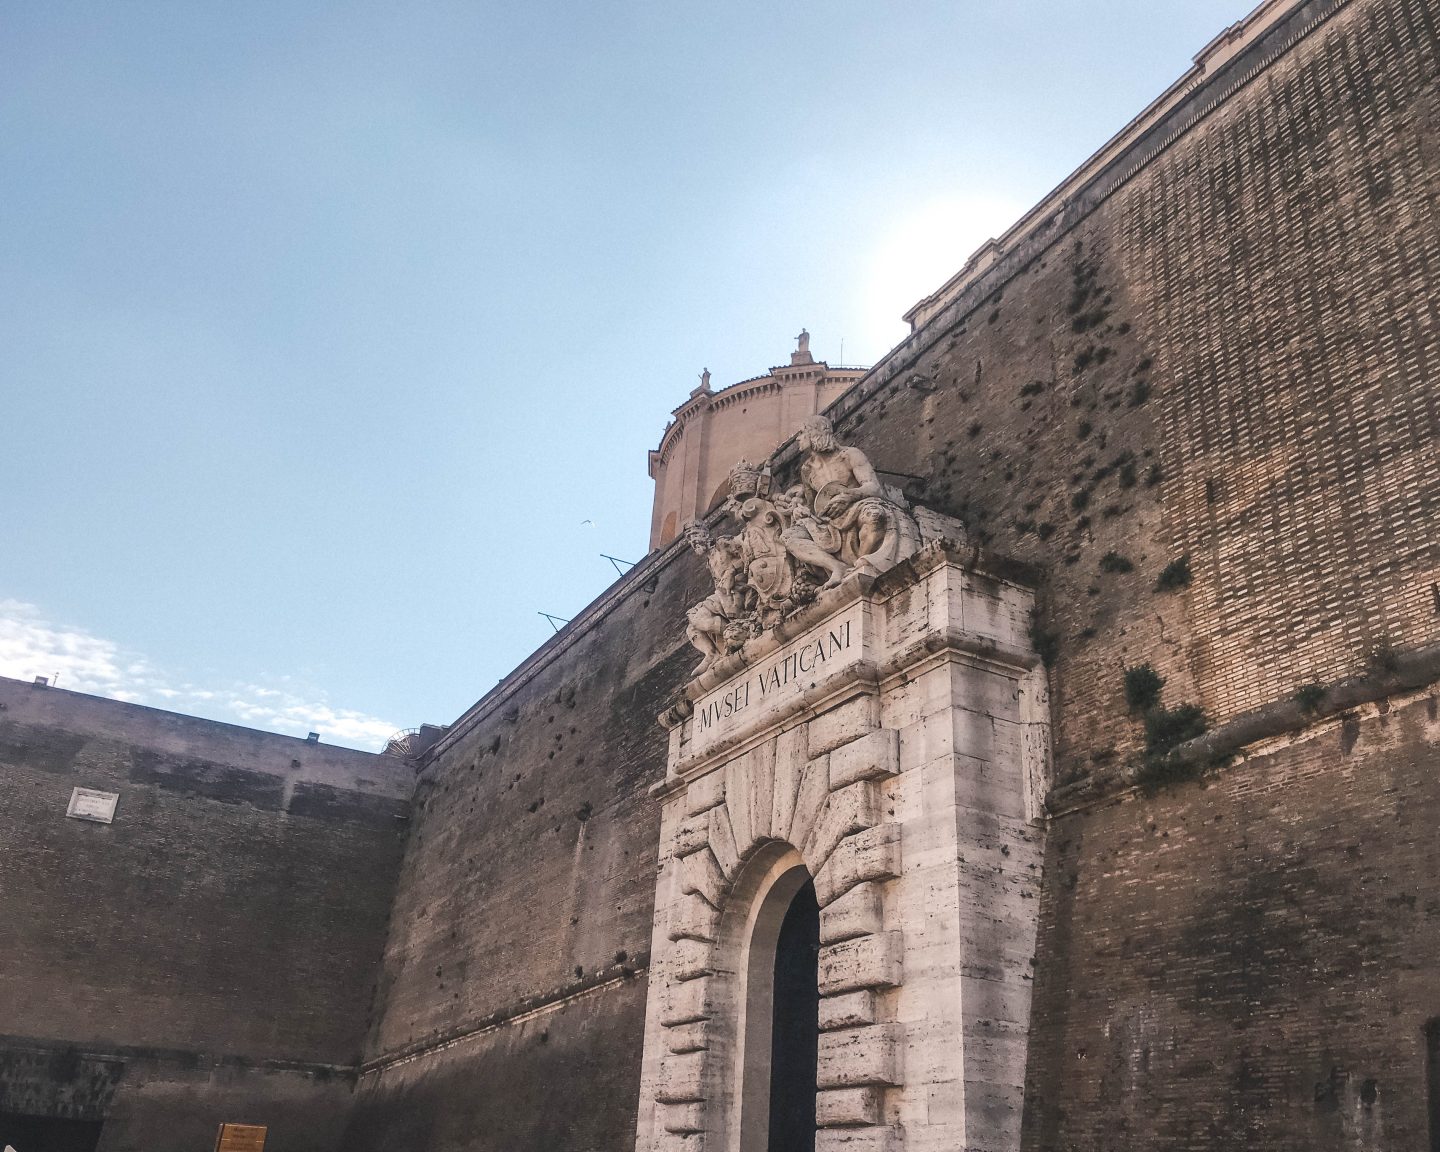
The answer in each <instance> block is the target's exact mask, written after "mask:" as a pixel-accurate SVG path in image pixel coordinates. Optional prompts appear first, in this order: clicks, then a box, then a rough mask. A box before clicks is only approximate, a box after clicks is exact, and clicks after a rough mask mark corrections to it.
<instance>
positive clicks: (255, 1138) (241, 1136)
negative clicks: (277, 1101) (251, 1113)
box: [215, 1124, 266, 1152]
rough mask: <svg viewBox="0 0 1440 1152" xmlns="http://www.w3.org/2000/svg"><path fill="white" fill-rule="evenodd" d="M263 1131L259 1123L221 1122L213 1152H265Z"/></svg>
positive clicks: (262, 1126)
mask: <svg viewBox="0 0 1440 1152" xmlns="http://www.w3.org/2000/svg"><path fill="white" fill-rule="evenodd" d="M265 1132H266V1128H265V1127H264V1125H261V1124H222V1125H220V1135H219V1136H218V1137H216V1139H215V1152H265Z"/></svg>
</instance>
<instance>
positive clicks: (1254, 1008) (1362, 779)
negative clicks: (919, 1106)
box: [1026, 694, 1440, 1152]
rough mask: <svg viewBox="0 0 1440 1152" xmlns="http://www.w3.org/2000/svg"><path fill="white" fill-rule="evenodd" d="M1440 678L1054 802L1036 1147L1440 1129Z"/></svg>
mask: <svg viewBox="0 0 1440 1152" xmlns="http://www.w3.org/2000/svg"><path fill="white" fill-rule="evenodd" d="M1437 716H1440V697H1437V696H1436V695H1433V694H1425V695H1422V696H1421V697H1419V698H1415V699H1411V700H1410V701H1408V702H1404V703H1402V702H1399V701H1397V702H1395V703H1394V705H1393V706H1391V705H1389V704H1386V705H1381V706H1380V707H1378V708H1377V707H1374V706H1371V707H1369V708H1366V709H1363V710H1357V712H1356V713H1355V714H1353V715H1350V716H1347V717H1345V718H1343V719H1336V720H1333V721H1330V722H1326V723H1324V724H1321V725H1318V726H1316V727H1315V728H1312V729H1311V730H1309V731H1308V732H1306V733H1305V734H1303V736H1301V737H1299V738H1291V739H1288V740H1283V741H1274V742H1271V743H1270V744H1268V745H1262V746H1259V747H1256V748H1255V749H1253V750H1252V752H1251V754H1250V755H1248V756H1247V757H1246V758H1245V759H1244V760H1243V761H1242V762H1240V763H1237V764H1235V765H1232V766H1231V767H1229V768H1227V769H1225V770H1224V771H1222V772H1220V773H1218V774H1216V775H1215V776H1213V777H1212V778H1210V779H1209V780H1206V781H1202V782H1197V783H1189V784H1183V785H1180V786H1178V787H1175V788H1172V789H1167V790H1165V791H1163V792H1161V793H1158V794H1155V795H1147V794H1144V793H1137V794H1130V795H1127V796H1125V797H1124V798H1122V799H1118V800H1116V801H1114V802H1111V803H1107V804H1104V805H1100V806H1098V807H1095V808H1093V809H1091V810H1088V811H1083V812H1076V813H1073V814H1071V815H1068V816H1065V817H1063V818H1061V819H1059V820H1057V821H1056V822H1055V823H1054V826H1053V827H1052V829H1051V832H1050V843H1049V854H1048V858H1047V861H1046V869H1045V876H1046V890H1045V895H1044V898H1043V904H1042V909H1041V914H1042V922H1041V935H1040V956H1041V963H1040V965H1039V968H1038V970H1037V971H1038V975H1037V979H1036V985H1035V1006H1034V1018H1033V1025H1032V1034H1031V1039H1030V1054H1031V1055H1030V1078H1029V1087H1028V1090H1027V1101H1026V1123H1027V1140H1026V1147H1028V1148H1033V1149H1037V1150H1039V1149H1044V1150H1045V1152H1071V1150H1074V1152H1092V1150H1093V1152H1099V1150H1101V1149H1106V1150H1111V1149H1113V1150H1117V1152H1118V1150H1120V1149H1137V1150H1138V1149H1155V1148H1164V1149H1173V1150H1176V1152H1179V1150H1183V1149H1207V1150H1216V1149H1229V1148H1266V1149H1275V1150H1276V1152H1281V1150H1286V1152H1291V1150H1293V1152H1313V1150H1316V1149H1337V1150H1338V1149H1355V1148H1367V1149H1368V1148H1375V1149H1390V1148H1393V1149H1420V1148H1424V1147H1427V1146H1428V1145H1427V1142H1426V1140H1427V1138H1426V1099H1425V1075H1426V1069H1425V1037H1424V1026H1425V1023H1426V1021H1427V1020H1429V1019H1432V1018H1434V1017H1436V1016H1437V1015H1440V967H1437V965H1436V963H1435V958H1436V957H1437V956H1440V838H1437V837H1436V835H1435V825H1436V817H1437V814H1440V748H1437V744H1440V721H1437Z"/></svg>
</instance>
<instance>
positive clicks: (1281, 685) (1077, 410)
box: [837, 0, 1440, 777]
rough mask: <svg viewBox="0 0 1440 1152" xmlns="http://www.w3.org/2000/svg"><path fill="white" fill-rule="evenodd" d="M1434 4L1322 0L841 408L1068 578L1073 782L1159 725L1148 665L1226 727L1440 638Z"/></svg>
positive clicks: (985, 534)
mask: <svg viewBox="0 0 1440 1152" xmlns="http://www.w3.org/2000/svg"><path fill="white" fill-rule="evenodd" d="M1436 19H1437V18H1436V15H1435V12H1434V9H1433V6H1431V5H1428V4H1426V3H1424V2H1422V0H1396V2H1393V3H1379V2H1374V0H1352V2H1351V3H1348V4H1344V5H1337V4H1333V3H1321V2H1319V0H1316V2H1313V3H1310V4H1303V5H1298V6H1297V9H1296V12H1295V15H1294V16H1293V18H1292V19H1291V20H1289V21H1287V22H1286V23H1284V24H1283V25H1281V26H1280V27H1279V28H1277V29H1276V31H1275V33H1274V35H1273V37H1272V39H1274V40H1277V41H1278V44H1275V43H1270V42H1269V41H1263V42H1261V43H1259V44H1257V45H1256V46H1255V47H1254V48H1253V49H1252V50H1251V51H1250V52H1249V53H1247V54H1245V55H1242V56H1241V57H1239V58H1237V59H1236V60H1235V61H1233V62H1232V64H1231V68H1232V69H1233V70H1235V71H1236V72H1237V73H1238V74H1239V75H1240V76H1242V77H1247V76H1248V77H1249V79H1248V80H1247V81H1246V82H1245V83H1244V84H1242V85H1239V86H1238V87H1237V86H1236V84H1235V82H1234V78H1233V77H1232V76H1231V75H1230V74H1229V73H1221V74H1220V75H1219V76H1217V77H1216V78H1215V79H1214V80H1213V81H1212V82H1211V84H1210V85H1208V86H1206V87H1202V88H1199V89H1197V90H1196V91H1195V92H1194V93H1192V94H1191V96H1190V97H1189V102H1188V103H1187V104H1185V105H1182V106H1181V107H1180V108H1179V109H1177V110H1176V111H1175V112H1174V113H1173V114H1172V116H1171V120H1173V121H1178V123H1179V124H1180V125H1188V126H1187V127H1186V128H1185V131H1184V132H1183V133H1180V134H1178V135H1176V136H1175V137H1174V138H1173V139H1168V138H1167V136H1166V134H1165V132H1163V131H1161V130H1160V129H1158V128H1157V129H1155V130H1154V131H1153V132H1152V134H1151V136H1150V137H1148V138H1147V139H1146V140H1145V141H1143V142H1142V144H1141V146H1140V147H1139V148H1138V149H1137V151H1136V155H1134V156H1131V157H1127V158H1122V159H1121V161H1119V162H1118V163H1117V165H1116V166H1115V169H1114V170H1109V171H1107V173H1103V174H1102V175H1101V176H1099V177H1097V178H1096V179H1095V181H1094V182H1093V184H1092V186H1091V187H1089V188H1087V189H1086V190H1085V192H1084V193H1083V194H1082V195H1079V196H1077V198H1076V199H1075V200H1074V201H1072V202H1071V203H1070V204H1069V205H1068V206H1065V207H1063V208H1060V207H1058V206H1057V210H1056V212H1055V214H1054V215H1053V216H1052V217H1051V218H1050V220H1049V226H1048V227H1046V228H1042V229H1041V233H1040V234H1039V235H1037V236H1035V237H1033V238H1031V239H1030V240H1029V241H1027V242H1026V243H1025V244H1023V245H1020V246H1019V247H1017V249H1016V250H1015V251H1013V252H1011V253H1009V254H1007V255H1006V257H1005V258H1003V259H1002V260H1001V261H999V262H998V263H997V264H996V266H995V267H994V268H992V269H991V271H990V272H989V273H988V274H987V275H986V276H985V277H984V278H982V279H981V280H980V281H979V283H978V284H976V285H975V286H973V287H972V288H971V289H970V290H969V291H967V292H966V293H965V294H963V295H962V296H961V297H960V298H959V299H958V300H957V301H956V302H955V303H953V304H952V305H950V306H949V308H948V309H946V310H945V311H944V312H943V313H942V314H941V315H940V316H938V317H937V318H936V319H935V320H934V321H932V322H931V324H930V325H928V326H927V327H926V328H923V329H921V330H920V331H919V332H917V333H915V334H914V335H913V336H912V337H911V339H910V340H909V341H907V343H906V344H904V345H902V346H901V347H900V348H899V349H897V350H896V352H895V353H894V354H892V356H891V357H890V359H888V360H887V361H886V362H885V363H884V364H882V365H880V366H879V367H877V369H876V370H875V371H874V372H873V373H872V374H871V376H870V377H869V378H867V380H866V382H865V383H864V384H863V385H862V386H861V387H860V388H858V389H856V390H855V391H854V392H852V393H850V394H849V395H848V396H847V397H846V398H844V399H842V400H841V402H840V404H839V405H838V411H837V414H838V415H839V417H840V419H839V422H838V428H839V430H840V431H841V434H842V436H844V437H848V438H850V439H851V440H853V441H854V442H856V443H859V444H861V445H862V446H863V447H865V448H866V450H867V451H868V452H870V454H871V457H872V459H874V460H875V461H876V463H877V464H878V465H879V466H881V467H887V468H890V469H893V470H895V471H897V472H902V473H910V474H913V475H916V476H921V477H925V478H927V479H928V485H927V486H926V488H925V491H924V499H925V501H926V502H927V503H930V504H932V505H933V506H935V507H937V508H939V509H941V510H943V511H948V512H950V513H952V514H955V515H958V516H960V517H961V518H962V519H964V520H965V521H966V522H967V523H968V524H969V526H970V529H971V531H972V533H973V535H974V536H975V537H976V538H977V539H978V540H979V541H980V542H981V543H984V544H985V545H986V546H987V547H990V548H993V549H995V550H997V551H999V552H1000V553H1002V554H1009V555H1013V556H1016V557H1018V558H1021V559H1025V560H1031V561H1034V562H1036V563H1037V564H1040V565H1041V566H1043V567H1045V568H1046V569H1047V570H1048V571H1049V572H1050V577H1051V578H1050V581H1049V585H1048V588H1047V590H1046V593H1047V595H1046V600H1047V603H1046V611H1045V613H1044V618H1043V620H1042V622H1041V627H1042V630H1043V632H1044V634H1045V635H1044V637H1043V639H1044V640H1046V641H1047V643H1048V645H1049V646H1050V647H1051V648H1052V649H1053V651H1054V657H1053V659H1052V674H1053V689H1054V692H1055V698H1056V706H1057V709H1058V711H1059V717H1060V722H1059V724H1058V741H1059V744H1058V749H1057V751H1058V758H1059V770H1060V773H1061V775H1062V776H1064V777H1069V776H1075V775H1079V774H1085V773H1090V772H1092V771H1095V770H1104V769H1106V768H1107V766H1111V765H1114V764H1116V763H1119V762H1121V761H1123V760H1124V759H1125V758H1126V757H1127V756H1130V755H1133V754H1134V753H1135V752H1137V751H1138V749H1139V748H1140V746H1141V745H1142V743H1143V739H1144V737H1143V734H1142V732H1141V727H1140V725H1139V724H1138V723H1137V722H1136V721H1135V720H1134V719H1133V718H1132V717H1130V716H1129V715H1128V713H1127V710H1126V707H1125V704H1124V701H1123V696H1122V679H1123V678H1122V669H1123V667H1125V666H1131V665H1136V664H1141V663H1150V664H1152V665H1153V666H1154V667H1155V668H1156V669H1157V670H1158V671H1159V672H1160V673H1161V674H1162V675H1163V676H1164V677H1165V678H1166V680H1167V684H1166V688H1165V693H1164V696H1165V702H1166V703H1167V704H1168V705H1170V706H1172V707H1173V706H1175V705H1177V704H1181V703H1193V704H1197V705H1199V706H1200V707H1202V708H1203V709H1204V711H1205V713H1206V714H1207V716H1208V717H1209V719H1210V721H1211V723H1212V724H1213V723H1220V722H1224V721H1226V720H1229V719H1232V718H1234V717H1235V716H1237V715H1239V714H1242V713H1244V712H1246V711H1248V710H1250V709H1253V708H1256V707H1258V706H1261V705H1263V704H1264V703H1266V702H1268V701H1272V700H1275V699H1277V698H1284V697H1288V696H1289V695H1291V694H1292V693H1294V692H1295V691H1296V690H1297V689H1298V688H1300V687H1301V686H1302V685H1304V684H1307V683H1310V682H1315V681H1319V682H1326V681H1329V680H1332V679H1336V678H1338V677H1340V676H1343V675H1346V674H1349V673H1353V672H1356V671H1359V670H1361V669H1363V668H1364V667H1365V666H1366V664H1367V662H1368V661H1369V660H1370V659H1371V656H1372V654H1373V653H1374V651H1375V649H1376V648H1377V647H1380V648H1384V647H1385V646H1390V647H1393V648H1409V647H1414V646H1417V645H1421V644H1425V643H1428V642H1431V641H1433V640H1434V639H1435V638H1436V637H1437V635H1440V614H1437V613H1440V600H1437V593H1436V592H1435V590H1434V588H1433V586H1432V584H1433V582H1434V580H1435V579H1436V577H1437V576H1440V547H1437V538H1440V532H1437V528H1440V469H1437V468H1436V463H1437V458H1436V451H1435V437H1436V434H1437V432H1440V400H1437V392H1436V388H1435V373H1436V371H1437V365H1440V305H1437V303H1436V300H1437V298H1440V293H1437V290H1436V285H1437V272H1440V227H1437V212H1436V203H1437V197H1440V88H1437V83H1436V79H1435V77H1436V71H1437V68H1440V40H1437V23H1436ZM1312 25H1313V27H1312ZM1307 29H1309V30H1308V32H1307ZM1301 33H1305V35H1304V36H1303V38H1302V39H1299V40H1298V41H1296V42H1294V43H1293V45H1292V46H1291V47H1290V48H1289V49H1288V51H1286V52H1284V53H1283V54H1281V55H1280V56H1279V57H1278V58H1277V59H1276V60H1275V61H1274V62H1273V63H1268V64H1267V63H1266V55H1265V54H1266V52H1270V53H1272V54H1273V52H1275V51H1277V50H1278V49H1279V47H1282V46H1283V45H1284V44H1286V43H1287V42H1288V41H1289V39H1290V38H1293V37H1296V36H1299V35H1300V34H1301ZM1222 96H1223V97H1224V99H1221V97H1222ZM1212 105H1213V107H1212ZM1192 121H1193V123H1192ZM1130 169H1133V172H1132V171H1130ZM1122 176H1123V177H1124V179H1122ZM917 430H918V435H917ZM1177 562H1183V563H1184V565H1185V566H1186V567H1188V570H1189V573H1190V574H1191V575H1190V578H1189V582H1188V585H1187V584H1186V583H1185V582H1184V580H1183V579H1182V578H1181V577H1180V576H1179V575H1178V574H1177V570H1176V569H1174V568H1172V569H1171V570H1170V577H1169V581H1168V582H1169V583H1170V584H1171V587H1170V588H1169V589H1168V590H1166V589H1163V588H1161V589H1157V583H1159V582H1161V577H1162V574H1165V572H1166V569H1167V567H1169V566H1170V565H1172V564H1175V563H1177Z"/></svg>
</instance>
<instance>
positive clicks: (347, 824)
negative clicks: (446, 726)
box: [0, 679, 412, 1152]
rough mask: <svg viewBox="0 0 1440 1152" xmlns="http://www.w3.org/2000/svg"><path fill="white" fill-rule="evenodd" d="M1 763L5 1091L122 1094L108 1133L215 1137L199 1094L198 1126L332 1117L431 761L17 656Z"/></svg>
mask: <svg viewBox="0 0 1440 1152" xmlns="http://www.w3.org/2000/svg"><path fill="white" fill-rule="evenodd" d="M297 761H298V765H297V764H296V763H295V762H297ZM0 772H3V776H4V780H5V788H4V792H3V798H0V810H3V815H4V826H5V829H6V832H5V840H4V850H3V851H0V956H3V957H4V963H3V964H0V1111H5V1110H13V1111H40V1112H44V1113H50V1114H55V1115H63V1116H70V1117H73V1118H79V1119H93V1118H99V1117H100V1116H102V1115H109V1116H110V1117H112V1118H113V1120H112V1123H110V1124H109V1125H107V1129H106V1134H105V1142H104V1143H103V1144H102V1148H103V1149H105V1150H106V1152H122V1150H126V1149H131V1148H134V1149H141V1148H143V1149H145V1150H146V1152H166V1150H168V1149H170V1148H177V1149H178V1148H185V1147H193V1146H195V1144H194V1142H193V1141H191V1142H189V1143H187V1142H186V1140H185V1138H184V1135H183V1134H184V1132H185V1129H186V1125H185V1124H177V1123H173V1122H171V1121H166V1122H165V1123H159V1117H160V1116H162V1115H164V1114H166V1113H167V1112H173V1110H174V1109H175V1108H179V1107H180V1105H181V1103H183V1102H188V1103H189V1105H190V1106H191V1107H192V1109H193V1111H194V1115H193V1116H192V1118H191V1121H190V1123H191V1124H192V1125H193V1126H194V1131H197V1132H198V1131H201V1130H204V1132H205V1135H204V1140H203V1142H202V1145H201V1146H204V1144H207V1143H211V1142H213V1140H214V1134H215V1125H216V1124H218V1123H219V1121H220V1120H224V1119H234V1118H235V1117H234V1116H227V1115H224V1114H223V1108H224V1107H225V1106H226V1105H233V1106H235V1107H238V1108H242V1109H243V1110H245V1111H246V1112H247V1113H248V1114H251V1115H261V1116H267V1117H273V1118H274V1119H275V1120H276V1121H277V1125H278V1127H277V1130H276V1139H275V1140H274V1142H273V1145H274V1147H276V1148H281V1149H286V1148H301V1147H311V1146H312V1145H310V1144H309V1143H306V1142H305V1141H308V1140H309V1139H310V1135H309V1134H310V1133H311V1132H312V1131H313V1130H314V1129H315V1128H316V1126H318V1127H319V1128H322V1129H323V1128H324V1127H326V1126H327V1125H328V1126H330V1127H332V1128H334V1127H336V1126H335V1125H334V1124H333V1122H332V1121H330V1120H324V1121H322V1120H320V1119H319V1118H318V1114H311V1115H307V1116H305V1117H304V1119H303V1121H302V1120H301V1118H300V1114H301V1113H302V1112H304V1111H305V1109H306V1108H309V1107H311V1106H312V1105H313V1106H316V1107H319V1106H320V1105H322V1104H323V1101H324V1100H325V1098H326V1097H327V1096H329V1097H331V1098H332V1101H331V1106H333V1104H334V1102H335V1101H343V1100H344V1099H345V1098H346V1097H347V1096H348V1094H349V1089H348V1078H349V1076H350V1070H351V1069H352V1068H353V1066H354V1064H355V1062H356V1061H357V1059H358V1057H359V1053H360V1046H361V1043H362V1041H363V1038H364V1027H365V1018H366V1017H365V1010H366V1007H367V1006H368V1003H369V1000H370V994H371V989H372V986H373V982H374V974H375V970H376V967H377V965H378V962H379V958H380V941H381V939H382V938H383V933H384V931H385V925H386V922H387V919H388V915H389V907H390V901H391V898H392V896H393V893H394V882H395V876H396V872H397V870H398V865H399V861H400V854H401V851H402V847H403V839H404V834H405V821H404V819H403V817H404V816H405V814H406V812H407V810H408V793H409V791H410V789H411V787H412V771H411V769H410V768H409V767H408V766H407V765H405V764H403V763H399V762H396V761H387V760H385V759H384V758H382V757H377V756H372V755H370V754H367V753H363V752H353V751H350V750H348V749H342V748H332V747H327V746H321V745H311V744H307V743H306V742H305V741H303V740H295V739H291V738H288V737H283V736H272V735H270V734H268V733H261V732H252V731H249V730H247V729H243V728H234V727H230V726H228V725H222V724H212V723H210V722H208V721H204V720H196V719H193V718H191V717H184V716H176V715H174V714H172V713H165V712H158V711H155V710H153V709H148V708H139V707H136V706H134V705H130V704H123V703H119V702H117V701H110V700H99V699H95V698H93V697H88V696H82V695H79V694H77V693H71V692H61V691H57V690H54V689H45V688H37V687H35V686H33V685H29V684H20V683H18V682H16V681H13V680H3V679H0ZM77 785H78V786H82V787H89V788H99V789H103V790H107V791H113V792H117V793H119V795H120V800H119V806H118V809H117V812H116V817H115V821H114V823H113V824H109V825H103V824H96V823H88V822H84V821H79V820H72V819H68V818H66V816H65V810H66V805H67V802H68V801H69V799H70V791H71V789H72V788H73V787H75V786H77ZM307 1098H308V1099H310V1100H311V1104H310V1105H306V1104H304V1100H305V1099H307ZM167 1099H169V1100H172V1101H173V1102H174V1103H173V1104H170V1105H167V1104H165V1101H166V1100H167ZM320 1111H321V1112H323V1111H324V1108H323V1107H320ZM127 1116H128V1117H130V1118H131V1119H130V1121H123V1122H122V1120H123V1118H124V1117H127ZM147 1116H148V1117H150V1118H151V1121H152V1122H142V1121H141V1119H137V1118H143V1117H147ZM173 1120H174V1117H173V1116H172V1121H173ZM132 1122H133V1123H132ZM259 1122H264V1121H263V1120H262V1121H259ZM133 1124H140V1127H141V1128H143V1129H144V1130H143V1131H135V1130H134V1127H133ZM127 1126H130V1128H131V1131H130V1135H129V1136H127V1135H126V1129H127ZM192 1134H193V1133H192Z"/></svg>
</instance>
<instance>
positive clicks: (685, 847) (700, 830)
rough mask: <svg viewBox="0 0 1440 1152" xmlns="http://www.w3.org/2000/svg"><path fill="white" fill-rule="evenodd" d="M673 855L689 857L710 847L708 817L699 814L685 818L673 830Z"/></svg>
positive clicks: (702, 813)
mask: <svg viewBox="0 0 1440 1152" xmlns="http://www.w3.org/2000/svg"><path fill="white" fill-rule="evenodd" d="M674 843H675V855H676V856H681V857H684V856H691V855H694V854H695V853H696V852H700V851H703V850H704V849H706V848H708V847H709V846H710V816H709V813H708V812H700V813H697V814H696V815H694V816H687V817H685V819H684V820H682V821H680V826H679V827H678V828H676V829H675V840H674Z"/></svg>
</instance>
